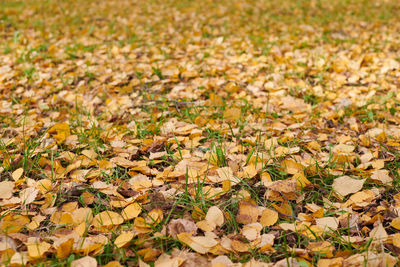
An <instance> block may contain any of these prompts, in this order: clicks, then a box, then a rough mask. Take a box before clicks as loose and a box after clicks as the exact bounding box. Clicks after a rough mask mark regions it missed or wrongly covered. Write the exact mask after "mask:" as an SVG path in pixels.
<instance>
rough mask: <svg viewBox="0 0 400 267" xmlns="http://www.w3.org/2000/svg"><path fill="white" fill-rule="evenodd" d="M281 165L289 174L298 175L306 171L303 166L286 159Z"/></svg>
mask: <svg viewBox="0 0 400 267" xmlns="http://www.w3.org/2000/svg"><path fill="white" fill-rule="evenodd" d="M281 165H282V167H283V168H284V169H285V171H286V172H287V173H289V174H296V173H298V172H301V171H303V170H304V166H303V165H301V164H300V163H297V162H295V161H294V160H290V159H285V160H284V161H282V163H281Z"/></svg>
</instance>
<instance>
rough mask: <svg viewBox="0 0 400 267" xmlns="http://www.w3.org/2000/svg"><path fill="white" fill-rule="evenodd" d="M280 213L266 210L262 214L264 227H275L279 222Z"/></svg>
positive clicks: (261, 219) (261, 220) (261, 221)
mask: <svg viewBox="0 0 400 267" xmlns="http://www.w3.org/2000/svg"><path fill="white" fill-rule="evenodd" d="M278 217H279V216H278V213H277V212H276V211H274V210H271V209H264V210H263V211H262V214H261V218H260V223H261V225H262V227H266V226H271V225H274V224H275V223H276V222H277V221H278Z"/></svg>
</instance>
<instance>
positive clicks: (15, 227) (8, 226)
mask: <svg viewBox="0 0 400 267" xmlns="http://www.w3.org/2000/svg"><path fill="white" fill-rule="evenodd" d="M28 223H29V218H28V217H27V216H23V215H12V214H7V215H6V216H4V217H3V219H2V220H1V230H2V231H3V233H18V232H19V231H21V229H22V228H23V227H24V226H25V225H26V224H28Z"/></svg>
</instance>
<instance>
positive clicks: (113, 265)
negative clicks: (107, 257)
mask: <svg viewBox="0 0 400 267" xmlns="http://www.w3.org/2000/svg"><path fill="white" fill-rule="evenodd" d="M103 267H123V266H122V265H121V263H119V262H118V261H110V262H109V263H107V264H106V265H103Z"/></svg>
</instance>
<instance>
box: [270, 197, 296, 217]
mask: <svg viewBox="0 0 400 267" xmlns="http://www.w3.org/2000/svg"><path fill="white" fill-rule="evenodd" d="M271 205H272V206H273V207H274V209H275V210H276V211H277V212H279V215H280V216H283V217H293V212H292V208H291V206H290V204H289V203H288V202H287V201H286V200H285V201H284V202H282V204H281V205H280V206H278V205H277V204H275V203H271Z"/></svg>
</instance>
